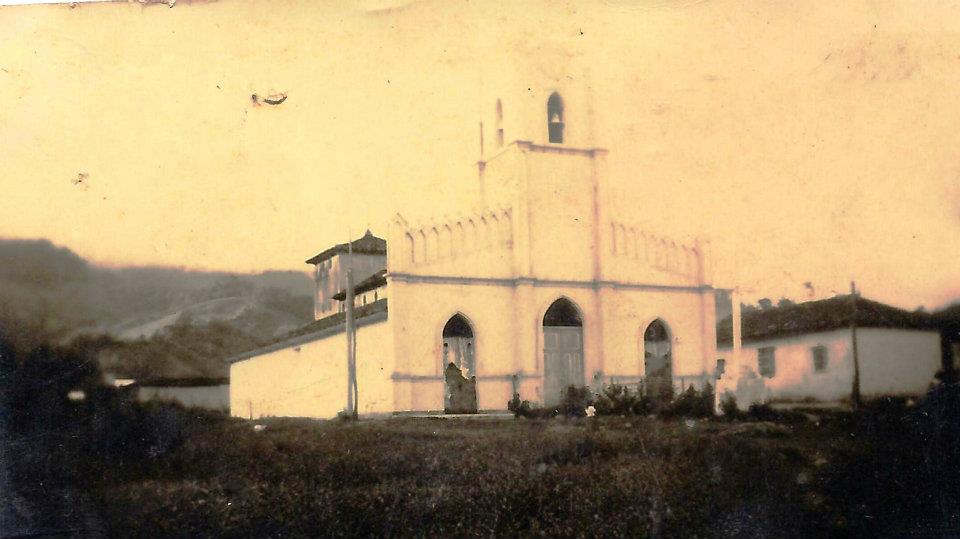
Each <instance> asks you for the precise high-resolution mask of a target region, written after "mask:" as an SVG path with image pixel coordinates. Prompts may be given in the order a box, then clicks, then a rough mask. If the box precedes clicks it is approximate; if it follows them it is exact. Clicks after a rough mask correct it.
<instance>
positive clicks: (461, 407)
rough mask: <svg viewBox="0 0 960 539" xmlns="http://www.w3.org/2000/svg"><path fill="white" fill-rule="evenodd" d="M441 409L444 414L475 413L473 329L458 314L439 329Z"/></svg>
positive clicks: (475, 375) (475, 376)
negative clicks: (441, 345)
mask: <svg viewBox="0 0 960 539" xmlns="http://www.w3.org/2000/svg"><path fill="white" fill-rule="evenodd" d="M443 375H444V380H445V382H446V383H445V386H444V395H443V409H444V412H446V413H448V414H474V413H476V412H477V372H476V349H475V348H474V342H473V328H472V327H471V326H470V322H469V321H468V320H467V319H466V317H464V316H463V315H462V314H459V313H457V314H455V315H453V316H451V317H450V319H449V320H447V323H446V325H444V326H443Z"/></svg>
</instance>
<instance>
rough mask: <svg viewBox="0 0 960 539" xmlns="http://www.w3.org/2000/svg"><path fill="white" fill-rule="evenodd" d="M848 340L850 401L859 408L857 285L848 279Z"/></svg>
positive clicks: (856, 408) (854, 406)
mask: <svg viewBox="0 0 960 539" xmlns="http://www.w3.org/2000/svg"><path fill="white" fill-rule="evenodd" d="M850 305H851V311H850V340H851V343H852V352H853V388H852V390H851V394H850V402H851V404H852V405H853V409H854V410H859V409H860V356H859V354H858V353H857V285H856V284H855V283H854V282H853V281H850Z"/></svg>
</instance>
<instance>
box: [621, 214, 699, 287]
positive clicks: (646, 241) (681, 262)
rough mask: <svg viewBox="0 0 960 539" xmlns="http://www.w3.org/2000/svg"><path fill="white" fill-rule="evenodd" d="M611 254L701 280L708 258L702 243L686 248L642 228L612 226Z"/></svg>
mask: <svg viewBox="0 0 960 539" xmlns="http://www.w3.org/2000/svg"><path fill="white" fill-rule="evenodd" d="M610 227H611V234H610V254H612V255H613V256H615V257H617V258H627V259H632V260H636V261H637V262H638V263H641V264H644V265H646V266H648V267H651V268H655V269H658V270H661V271H665V272H668V273H674V274H678V275H684V276H687V277H691V278H699V277H701V276H702V274H703V268H704V254H703V248H702V246H701V244H700V243H699V242H697V243H695V244H694V245H684V244H682V243H677V242H676V241H674V240H672V239H670V238H667V237H664V236H659V235H656V234H652V233H649V232H647V231H645V230H642V229H640V228H638V227H635V226H633V225H630V224H626V223H622V222H617V221H614V222H611V223H610Z"/></svg>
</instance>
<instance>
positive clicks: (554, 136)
mask: <svg viewBox="0 0 960 539" xmlns="http://www.w3.org/2000/svg"><path fill="white" fill-rule="evenodd" d="M563 126H564V123H563V98H562V97H560V94H558V93H557V92H553V93H552V94H550V98H549V99H547V130H548V132H549V135H550V142H551V143H553V144H562V143H563Z"/></svg>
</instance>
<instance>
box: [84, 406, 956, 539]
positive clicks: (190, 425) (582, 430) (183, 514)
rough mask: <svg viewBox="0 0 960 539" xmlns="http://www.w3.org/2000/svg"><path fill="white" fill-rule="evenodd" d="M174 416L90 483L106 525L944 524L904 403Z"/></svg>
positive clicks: (698, 529)
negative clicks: (686, 415)
mask: <svg viewBox="0 0 960 539" xmlns="http://www.w3.org/2000/svg"><path fill="white" fill-rule="evenodd" d="M176 413H177V414H179V415H180V417H179V418H178V419H177V420H176V421H175V423H173V424H176V425H177V426H178V428H179V427H180V426H182V427H183V429H184V430H182V431H178V432H177V433H176V434H175V435H172V437H173V438H176V439H177V440H178V441H177V443H167V442H164V441H163V440H159V441H158V442H157V443H158V445H157V447H158V448H159V449H158V450H157V451H154V452H153V453H151V454H152V455H153V456H151V457H149V458H147V459H141V460H137V461H118V462H116V463H115V464H116V465H115V466H111V467H106V468H105V469H103V470H101V471H100V475H99V476H98V477H97V478H96V480H95V481H92V482H91V483H90V489H91V491H92V492H93V493H95V498H96V499H98V500H99V502H100V506H101V509H100V511H101V516H102V518H103V521H104V522H105V525H106V526H107V528H108V530H109V531H110V533H111V534H112V535H118V536H140V537H164V536H183V537H187V536H189V537H197V536H228V537H318V536H445V537H446V536H485V537H488V536H499V537H504V536H508V537H512V536H544V537H591V536H640V537H643V536H654V537H657V536H659V537H801V536H802V537H824V536H861V537H875V536H889V537H902V536H907V535H912V536H934V537H935V536H940V533H941V532H942V530H943V529H944V528H943V526H945V525H948V524H949V522H950V521H949V519H948V520H946V521H945V520H944V516H943V515H944V512H943V509H944V508H943V506H942V503H940V502H937V501H936V499H935V498H936V497H937V495H938V491H937V490H936V487H935V486H931V484H930V482H929V478H930V476H929V462H930V461H929V458H927V457H924V456H922V455H923V451H921V450H920V448H918V447H911V444H915V443H917V442H918V440H920V438H919V437H918V436H920V434H918V431H917V429H916V428H914V427H913V426H912V424H911V423H909V422H908V423H904V422H903V421H902V419H903V417H904V415H903V413H902V411H896V412H895V413H878V414H867V415H863V416H852V415H850V414H831V415H827V416H823V417H821V418H820V420H819V421H809V420H807V421H803V422H799V423H792V424H772V423H766V422H759V423H757V422H753V423H749V422H742V423H741V422H721V421H703V420H701V421H694V420H676V421H663V420H659V419H653V418H638V417H632V418H613V417H604V418H586V419H551V420H526V419H518V420H514V419H499V420H491V419H487V420H476V419H441V418H438V419H400V418H396V419H385V420H363V421H360V422H356V423H353V422H343V423H342V422H315V421H307V420H271V421H265V422H261V423H260V424H261V425H264V426H265V428H257V429H255V424H254V423H251V422H247V421H240V420H231V419H226V418H216V417H212V416H199V417H196V416H193V415H191V414H190V413H188V412H184V411H177V412H176ZM164 447H170V449H164ZM938 503H939V505H938ZM944 522H947V524H944Z"/></svg>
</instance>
